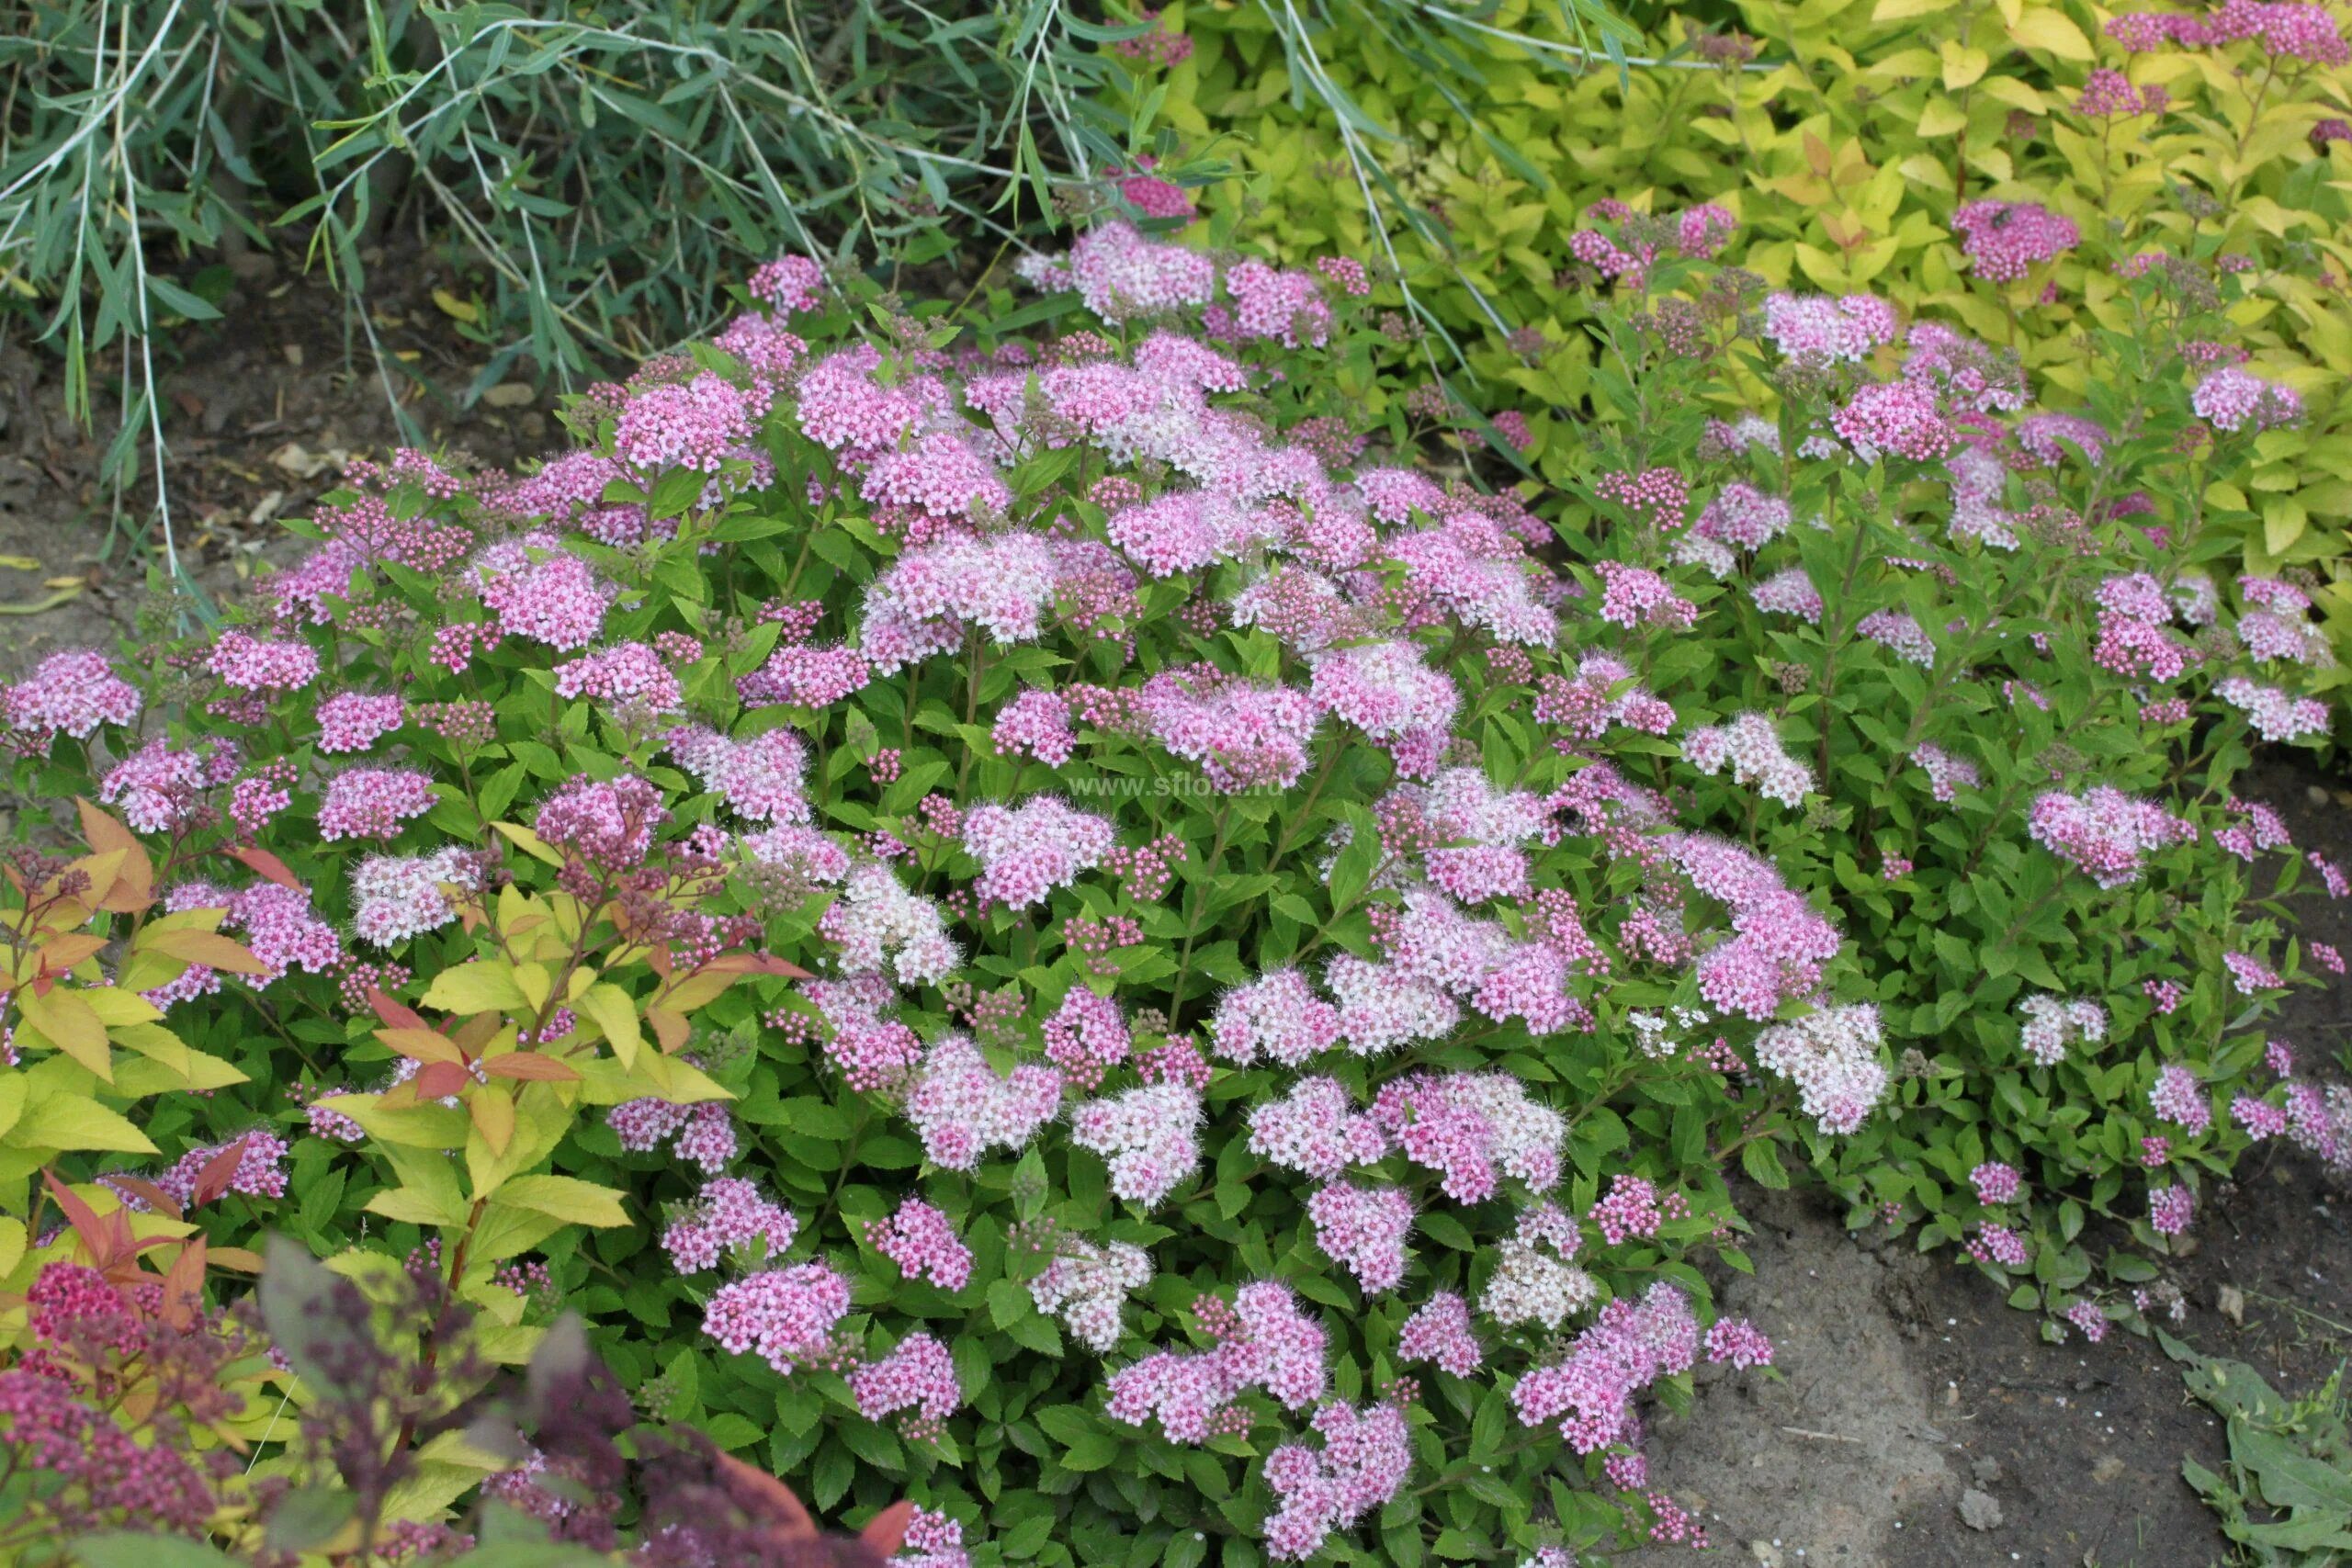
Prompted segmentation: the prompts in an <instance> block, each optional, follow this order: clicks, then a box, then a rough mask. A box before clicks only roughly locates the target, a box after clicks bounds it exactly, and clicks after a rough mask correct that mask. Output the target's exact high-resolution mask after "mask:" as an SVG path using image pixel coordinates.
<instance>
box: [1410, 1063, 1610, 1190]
mask: <svg viewBox="0 0 2352 1568" xmlns="http://www.w3.org/2000/svg"><path fill="white" fill-rule="evenodd" d="M1372 1116H1373V1120H1374V1122H1377V1123H1378V1124H1379V1126H1380V1129H1381V1131H1383V1132H1384V1133H1385V1134H1388V1136H1389V1137H1390V1138H1392V1139H1394V1140H1395V1141H1396V1143H1397V1147H1398V1148H1400V1149H1402V1150H1403V1151H1404V1153H1405V1156H1406V1157H1407V1158H1408V1159H1410V1160H1411V1161H1412V1162H1413V1163H1414V1164H1416V1165H1419V1166H1425V1167H1427V1168H1429V1169H1430V1170H1433V1171H1435V1172H1437V1174H1438V1177H1439V1181H1438V1185H1439V1187H1440V1188H1441V1189H1442V1190H1443V1191H1444V1193H1445V1195H1446V1196H1447V1197H1449V1198H1452V1199H1453V1201H1456V1202H1458V1203H1483V1202H1485V1201H1487V1199H1489V1198H1491V1197H1493V1196H1494V1195H1495V1192H1496V1190H1498V1187H1499V1185H1500V1184H1501V1182H1502V1180H1503V1179H1504V1178H1506V1177H1508V1178H1509V1179H1511V1180H1514V1181H1517V1182H1519V1183H1520V1184H1521V1186H1523V1187H1525V1188H1526V1189H1527V1190H1529V1191H1531V1192H1548V1191H1550V1190H1552V1189H1553V1188H1554V1187H1555V1186H1557V1185H1558V1184H1559V1180H1560V1159H1561V1148H1562V1145H1564V1144H1565V1143H1566V1138H1567V1131H1568V1129H1567V1122H1566V1121H1564V1120H1563V1119H1562V1118H1561V1116H1560V1114H1559V1112H1558V1111H1554V1110H1553V1109H1552V1108H1551V1107H1549V1106H1547V1105H1544V1104H1543V1103H1541V1102H1539V1101H1537V1100H1530V1099H1529V1098H1528V1096H1527V1089H1526V1086H1525V1085H1523V1084H1521V1082H1520V1081H1519V1080H1518V1079H1517V1078H1515V1077H1511V1075H1510V1074H1509V1073H1505V1072H1485V1073H1445V1074H1436V1073H1414V1074H1410V1075H1408V1076H1407V1077H1401V1078H1394V1079H1391V1080H1390V1081H1389V1082H1387V1083H1385V1084H1384V1085H1382V1086H1381V1089H1380V1092H1379V1093H1378V1094H1376V1095H1375V1096H1374V1098H1373V1102H1372Z"/></svg>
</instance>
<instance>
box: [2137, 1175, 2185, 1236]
mask: <svg viewBox="0 0 2352 1568" xmlns="http://www.w3.org/2000/svg"><path fill="white" fill-rule="evenodd" d="M2196 1218H2197V1198H2196V1195H2195V1194H2194V1193H2192V1192H2190V1191H2189V1190H2188V1188H2186V1187H2182V1186H2179V1185H2177V1184H2175V1185H2168V1186H2164V1187H2156V1188H2151V1189H2150V1190H2149V1192H2148V1228H2149V1229H2150V1230H2153V1231H2154V1232H2155V1233H2156V1234H2157V1235H2182V1234H2183V1233H2185V1232H2186V1231H2187V1230H2188V1227H2189V1224H2190V1223H2191V1222H2193V1221H2194V1220H2195V1219H2196Z"/></svg>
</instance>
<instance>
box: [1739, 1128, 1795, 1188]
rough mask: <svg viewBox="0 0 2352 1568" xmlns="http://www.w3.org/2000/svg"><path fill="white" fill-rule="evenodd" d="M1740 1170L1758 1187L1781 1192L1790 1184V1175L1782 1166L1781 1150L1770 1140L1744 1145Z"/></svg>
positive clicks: (1763, 1139) (1741, 1148)
mask: <svg viewBox="0 0 2352 1568" xmlns="http://www.w3.org/2000/svg"><path fill="white" fill-rule="evenodd" d="M1739 1168H1741V1169H1742V1170H1745V1171H1746V1172H1747V1177H1748V1179H1749V1180H1751V1181H1753V1182H1755V1183H1756V1185H1757V1186H1758V1187H1768V1188H1770V1189H1771V1190H1774V1191H1779V1190H1781V1189H1783V1188H1785V1187H1787V1186H1788V1184H1789V1173H1788V1171H1787V1169H1786V1168H1783V1167H1782V1166H1781V1151H1780V1148H1779V1147H1778V1146H1777V1145H1774V1144H1773V1143H1772V1142H1771V1141H1770V1139H1766V1138H1756V1139H1752V1140H1750V1141H1749V1142H1748V1143H1747V1144H1744V1145H1741V1147H1740V1151H1739Z"/></svg>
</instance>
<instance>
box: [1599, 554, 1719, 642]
mask: <svg viewBox="0 0 2352 1568" xmlns="http://www.w3.org/2000/svg"><path fill="white" fill-rule="evenodd" d="M1592 570H1594V572H1595V573H1597V574H1598V575H1599V576H1600V612H1599V613H1600V618H1601V619H1602V620H1604V621H1607V622H1609V623H1611V625H1613V626H1627V627H1632V626H1671V627H1676V628H1680V627H1685V626H1690V625H1691V623H1692V622H1694V621H1696V620H1697V619H1698V618H1699V606H1698V605H1697V604H1693V603H1691V601H1690V600H1688V599H1685V598H1683V597H1682V595H1680V594H1679V593H1677V592H1675V591H1674V587H1673V585H1672V584H1671V583H1669V582H1668V581H1667V580H1666V579H1665V578H1663V577H1660V576H1659V575H1658V574H1657V572H1654V571H1651V570H1647V569H1646V568H1644V567H1638V566H1627V565H1625V564H1624V563H1623V561H1613V560H1604V561H1596V562H1594V563H1593V569H1592Z"/></svg>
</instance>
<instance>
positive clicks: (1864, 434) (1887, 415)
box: [1829, 379, 1959, 463]
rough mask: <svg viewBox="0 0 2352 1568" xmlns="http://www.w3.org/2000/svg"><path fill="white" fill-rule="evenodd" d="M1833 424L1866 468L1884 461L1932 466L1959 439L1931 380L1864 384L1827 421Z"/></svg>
mask: <svg viewBox="0 0 2352 1568" xmlns="http://www.w3.org/2000/svg"><path fill="white" fill-rule="evenodd" d="M1829 425H1830V428H1831V429H1833V430H1835V431H1836V432H1837V433H1838V435H1839V436H1840V437H1842V438H1843V439H1844V440H1845V442H1846V444H1847V445H1848V446H1851V447H1852V448H1853V449H1854V454H1855V456H1857V457H1860V458H1861V460H1862V461H1863V462H1865V463H1874V462H1877V461H1878V460H1879V458H1880V457H1908V458H1910V459H1911V460H1912V461H1913V462H1915V463H1932V462H1934V461H1935V460H1936V459H1937V458H1939V457H1944V456H1945V455H1946V454H1948V453H1949V452H1951V449H1952V446H1954V445H1955V443H1956V442H1957V441H1958V439H1959V437H1958V436H1957V435H1956V434H1954V432H1953V430H1952V427H1951V424H1950V423H1947V422H1946V420H1945V419H1944V415H1943V411H1942V408H1941V407H1940V405H1939V400H1938V398H1937V396H1936V389H1935V387H1934V386H1933V384H1932V383H1929V382H1927V381H1913V380H1907V379H1906V380H1896V381H1869V382H1865V383H1863V384H1862V385H1861V386H1860V387H1857V388H1856V389H1854V395H1853V396H1852V397H1850V398H1849V399H1848V400H1846V403H1845V405H1844V406H1843V407H1841V408H1839V409H1838V411H1837V412H1835V413H1833V414H1831V415H1830V416H1829Z"/></svg>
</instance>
